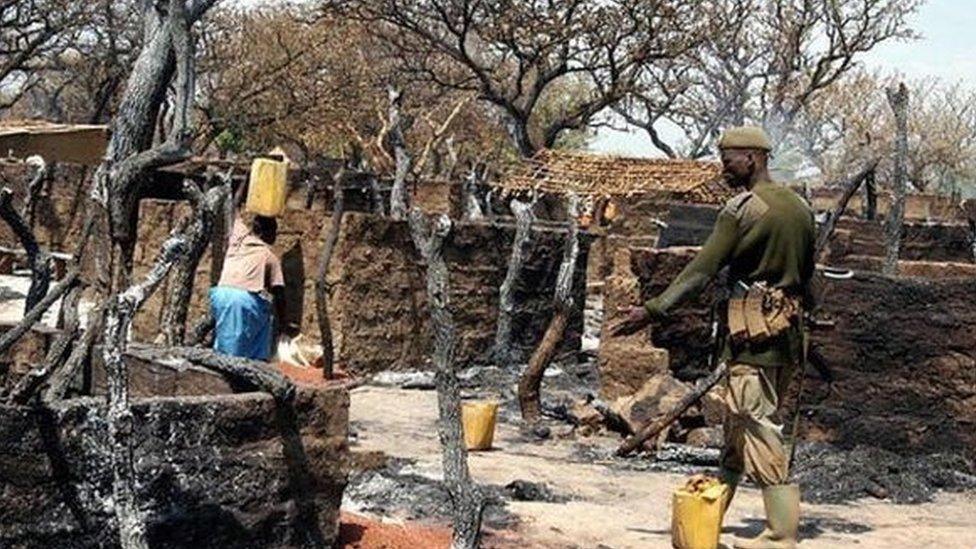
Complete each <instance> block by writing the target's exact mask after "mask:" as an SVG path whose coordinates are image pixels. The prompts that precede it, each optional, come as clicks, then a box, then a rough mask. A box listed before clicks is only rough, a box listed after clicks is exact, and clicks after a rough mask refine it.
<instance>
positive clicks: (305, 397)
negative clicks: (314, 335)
mask: <svg viewBox="0 0 976 549" xmlns="http://www.w3.org/2000/svg"><path fill="white" fill-rule="evenodd" d="M104 405H105V404H104V400H103V399H101V398H80V399H71V400H68V401H65V402H64V403H61V404H58V405H57V406H56V407H54V408H53V409H51V410H42V409H40V408H26V407H9V406H0V479H2V484H0V485H2V486H3V489H2V493H3V502H4V504H3V506H0V546H3V547H18V548H24V549H27V548H42V547H65V546H66V545H65V544H66V543H68V545H70V546H71V547H115V546H117V544H118V533H117V531H116V530H115V528H114V516H113V512H112V510H111V508H110V502H111V496H112V472H111V471H112V469H111V465H110V464H109V463H108V461H107V460H108V455H107V454H105V453H104V452H102V451H100V449H101V448H104V447H106V446H107V445H108V440H107V437H108V433H107V426H106V424H105V422H104V419H103V418H104ZM348 407H349V395H348V392H347V391H346V390H345V389H343V388H340V387H318V388H311V387H304V388H301V389H300V390H299V391H298V393H297V395H296V398H295V401H294V403H293V404H291V405H285V404H280V405H279V404H276V403H275V402H274V401H273V400H272V398H271V397H270V396H267V395H265V394H261V393H244V394H235V395H219V396H215V395H210V396H201V397H180V398H171V397H152V398H137V399H134V400H133V402H132V412H133V414H134V422H133V426H134V433H133V439H134V440H137V441H139V444H137V445H136V446H135V449H134V462H135V467H136V477H137V482H136V493H137V497H138V499H139V502H140V507H141V508H142V509H144V510H145V512H146V518H147V523H148V534H149V543H150V545H152V546H154V547H155V546H160V547H161V546H164V545H165V546H166V547H172V548H191V547H230V548H244V547H257V546H259V547H269V548H279V547H280V548H285V547H306V546H311V545H313V543H312V540H313V539H314V540H318V543H316V544H314V545H316V546H319V545H321V546H324V547H328V546H331V545H332V543H333V542H334V540H335V539H336V537H337V534H338V527H339V507H340V505H341V501H342V492H343V489H344V487H345V484H346V455H347V452H348V448H347V442H346V437H347V425H348ZM68 540H70V542H69V541H68Z"/></svg>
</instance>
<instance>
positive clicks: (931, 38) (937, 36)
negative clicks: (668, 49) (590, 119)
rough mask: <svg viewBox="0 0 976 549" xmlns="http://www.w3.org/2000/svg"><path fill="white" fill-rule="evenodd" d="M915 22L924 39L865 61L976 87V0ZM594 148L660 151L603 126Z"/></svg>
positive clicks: (934, 9)
mask: <svg viewBox="0 0 976 549" xmlns="http://www.w3.org/2000/svg"><path fill="white" fill-rule="evenodd" d="M911 24H912V27H913V28H914V29H915V30H916V32H919V33H920V34H921V35H922V37H921V39H919V40H914V41H911V42H904V43H888V44H883V45H882V46H879V47H878V48H876V49H875V50H874V51H871V52H869V53H868V54H867V55H865V56H864V57H863V58H862V60H863V65H864V66H865V67H866V68H868V69H880V70H882V71H884V72H887V73H894V74H900V75H902V76H904V77H905V78H906V79H908V80H915V79H922V78H932V77H936V78H940V79H942V80H944V81H946V82H961V83H963V84H964V85H967V86H973V87H976V0H930V1H929V2H927V3H926V4H924V5H923V6H922V7H921V8H920V9H919V11H918V12H917V13H916V14H915V16H914V17H913V18H912V20H911ZM614 125H615V126H617V125H618V124H614ZM619 125H620V126H623V125H624V124H623V123H620V124H619ZM661 133H662V134H664V135H665V136H670V137H671V138H672V139H673V138H674V137H675V136H678V135H680V132H678V131H677V130H676V129H674V128H661ZM589 148H590V150H592V151H595V152H602V153H609V154H618V155H622V156H659V154H658V153H657V151H656V150H654V148H653V146H652V145H651V143H650V140H649V139H648V138H647V135H646V134H645V133H644V132H643V131H640V130H633V131H619V130H612V129H606V128H603V129H601V130H599V132H598V133H597V136H596V138H595V139H594V140H593V142H592V143H591V144H590V147H589Z"/></svg>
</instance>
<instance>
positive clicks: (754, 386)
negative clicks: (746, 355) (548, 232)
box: [721, 363, 794, 487]
mask: <svg viewBox="0 0 976 549" xmlns="http://www.w3.org/2000/svg"><path fill="white" fill-rule="evenodd" d="M793 371H794V368H793V367H792V366H753V365H751V364H736V363H732V364H730V365H729V375H728V378H727V386H726V388H727V391H726V394H725V402H726V405H727V407H728V408H727V410H726V416H725V448H724V449H723V451H722V458H721V464H722V467H723V468H724V469H726V470H729V471H732V472H735V473H740V474H741V473H744V474H746V475H747V476H748V477H749V478H750V479H752V481H753V482H755V483H756V484H757V485H759V486H760V487H764V486H775V485H778V484H786V482H787V475H788V471H789V459H790V456H789V453H788V450H787V447H786V443H785V440H784V436H783V426H782V425H781V424H778V423H777V422H776V419H775V417H774V414H775V413H776V410H777V408H779V405H780V403H781V401H782V399H783V396H784V395H785V394H786V390H787V388H788V386H789V382H790V379H791V378H792V376H793Z"/></svg>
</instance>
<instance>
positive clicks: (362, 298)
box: [134, 200, 590, 372]
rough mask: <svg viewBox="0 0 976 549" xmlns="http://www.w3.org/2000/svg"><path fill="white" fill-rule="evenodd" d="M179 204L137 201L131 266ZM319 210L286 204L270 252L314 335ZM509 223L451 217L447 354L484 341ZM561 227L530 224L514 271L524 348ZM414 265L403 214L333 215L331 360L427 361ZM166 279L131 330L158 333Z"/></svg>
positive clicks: (539, 319) (419, 275)
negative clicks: (453, 338)
mask: <svg viewBox="0 0 976 549" xmlns="http://www.w3.org/2000/svg"><path fill="white" fill-rule="evenodd" d="M186 210H187V206H186V205H185V204H181V203H178V202H169V201H154V200H147V201H143V203H142V206H141V209H140V221H141V223H140V228H139V230H140V233H139V235H140V237H139V243H138V244H137V247H136V253H135V262H136V272H137V273H138V274H141V273H144V272H145V271H147V270H148V269H149V268H150V266H151V265H152V261H153V260H154V258H155V257H156V254H158V250H159V246H160V245H161V243H162V241H163V240H165V238H166V236H167V235H168V234H169V231H170V230H171V228H172V226H173V224H174V223H175V222H176V221H175V220H177V219H179V218H180V217H181V216H182V215H185V213H186ZM328 223H329V217H328V216H327V213H326V211H325V208H324V206H322V205H321V204H318V205H316V206H315V207H314V208H313V209H312V210H304V209H297V208H296V209H289V210H287V211H286V212H285V214H284V216H283V218H282V219H281V220H279V224H278V226H279V235H278V241H277V242H276V243H275V251H276V253H277V254H278V255H279V257H281V258H282V263H283V266H284V270H285V280H286V282H287V285H288V287H289V288H290V289H291V291H290V292H288V294H289V295H288V302H289V307H288V309H289V316H290V317H291V319H292V320H294V321H295V322H299V323H300V324H301V326H302V332H303V333H304V334H306V335H307V336H308V337H311V338H313V339H314V340H317V338H318V323H317V321H316V318H315V276H316V271H317V268H318V259H319V253H320V251H321V245H322V230H323V224H328ZM513 235H514V228H512V227H493V226H490V225H488V224H461V223H458V224H455V226H454V230H453V231H452V235H451V238H450V239H449V241H448V242H447V245H446V248H445V257H446V259H447V261H448V265H449V268H450V273H451V280H450V284H451V304H452V310H453V312H454V319H455V322H456V323H457V328H458V331H457V333H458V347H457V358H458V360H460V361H468V360H472V359H477V358H480V357H481V356H483V355H484V354H485V353H486V352H487V351H488V350H489V348H490V346H491V344H492V342H493V341H494V339H493V338H494V330H495V321H496V319H497V315H498V288H499V286H501V282H502V280H504V277H505V269H506V266H507V262H508V254H509V251H510V249H511V240H512V238H513ZM563 235H564V233H562V232H559V231H555V230H544V229H540V230H538V231H537V232H536V236H537V238H535V239H534V240H533V243H532V245H531V246H530V248H529V251H528V253H527V257H526V261H525V265H524V267H523V271H522V280H521V281H520V284H519V285H518V287H517V288H516V291H517V294H516V300H517V302H518V303H519V307H518V309H517V310H516V315H515V328H514V334H515V341H516V343H517V344H518V345H519V346H522V347H524V348H530V347H532V346H533V345H534V344H535V343H536V342H537V341H538V340H539V339H540V338H541V337H542V332H543V331H545V327H546V323H547V322H548V320H549V317H550V316H551V313H552V306H551V300H552V295H553V289H554V284H555V278H556V273H557V271H558V268H559V263H560V261H561V259H562V243H563ZM582 240H583V245H582V247H581V251H580V257H579V259H578V263H577V265H578V266H579V267H578V271H577V280H576V283H575V286H574V288H575V289H576V292H577V299H578V300H579V302H580V303H582V300H583V299H584V297H583V292H584V283H583V275H584V272H585V265H586V260H587V255H586V254H587V252H588V249H589V242H590V239H589V238H588V237H584V238H583V239H582ZM210 265H211V262H210V257H209V252H208V253H207V254H206V255H205V256H204V258H203V259H202V260H201V263H200V268H199V270H198V271H197V275H196V284H195V289H194V296H193V299H192V301H191V308H190V314H189V317H188V318H189V324H191V325H192V323H193V321H194V320H195V319H196V318H198V317H199V316H200V315H201V314H202V313H203V312H204V311H205V310H206V307H207V301H206V292H207V289H208V288H209V287H210ZM424 272H425V271H424V269H423V266H422V264H421V262H420V258H419V256H418V255H417V253H416V251H415V249H414V246H413V241H412V240H411V239H410V233H409V227H408V226H407V224H406V223H405V222H399V223H398V222H393V221H390V220H389V219H385V218H380V217H375V216H371V215H368V214H362V213H354V212H350V213H348V214H346V215H345V216H344V217H343V223H342V227H341V231H340V235H339V241H338V242H337V244H336V250H335V252H334V255H333V258H332V264H331V269H330V273H329V275H328V280H329V283H330V285H331V292H332V293H331V298H330V310H329V314H330V318H331V320H332V328H333V338H334V341H335V344H336V357H337V361H338V362H339V363H340V364H341V365H343V366H344V367H346V368H349V369H352V370H354V371H359V372H375V371H380V370H386V369H408V368H426V367H429V364H428V363H427V358H428V357H429V355H430V352H431V345H432V341H431V335H430V333H429V326H428V325H427V312H426V310H425V307H426V287H425V282H424V278H423V277H424ZM167 284H168V282H164V284H163V286H162V288H161V289H160V291H159V292H157V294H156V295H154V296H153V297H152V298H151V299H150V300H149V301H147V302H146V305H145V306H144V308H143V310H142V311H141V312H140V313H139V315H138V316H137V318H136V321H135V323H134V326H135V330H136V335H137V337H138V338H139V339H141V340H144V341H151V340H152V339H153V338H154V337H155V334H157V333H158V329H159V322H160V319H161V313H162V308H163V305H164V303H165V301H166V294H167V291H166V290H167V289H168V286H167ZM582 322H583V321H582V314H580V315H578V316H576V317H574V318H573V319H572V322H571V323H570V325H569V328H568V329H567V334H566V340H565V343H564V345H563V348H562V350H564V351H568V350H573V349H576V348H578V347H579V340H580V336H581V333H582Z"/></svg>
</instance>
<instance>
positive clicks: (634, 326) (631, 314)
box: [610, 306, 652, 337]
mask: <svg viewBox="0 0 976 549" xmlns="http://www.w3.org/2000/svg"><path fill="white" fill-rule="evenodd" d="M651 320H652V319H651V314H650V313H649V312H647V309H645V308H644V307H633V306H632V307H630V308H628V309H627V316H626V318H624V319H623V320H621V321H620V322H618V323H617V324H615V325H613V326H611V327H610V335H611V336H614V337H616V336H626V335H631V334H636V333H637V332H639V331H640V330H641V329H642V328H644V327H646V326H647V325H648V324H650V323H651Z"/></svg>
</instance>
